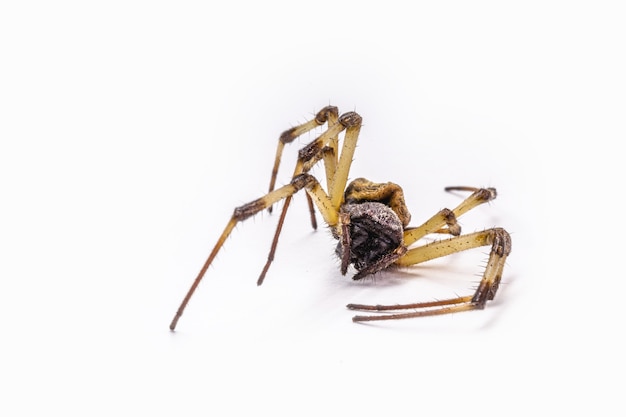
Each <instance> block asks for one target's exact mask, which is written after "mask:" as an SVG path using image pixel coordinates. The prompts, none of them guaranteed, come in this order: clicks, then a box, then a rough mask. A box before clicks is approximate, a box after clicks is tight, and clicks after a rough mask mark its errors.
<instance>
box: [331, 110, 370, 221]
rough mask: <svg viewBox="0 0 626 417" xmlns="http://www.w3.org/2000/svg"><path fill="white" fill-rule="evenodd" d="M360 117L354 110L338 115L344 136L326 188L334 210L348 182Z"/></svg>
mask: <svg viewBox="0 0 626 417" xmlns="http://www.w3.org/2000/svg"><path fill="white" fill-rule="evenodd" d="M361 122H362V118H361V116H359V115H358V114H356V113H354V112H348V113H345V114H343V115H341V117H339V123H338V124H340V125H342V126H343V127H345V129H346V133H345V136H344V138H343V148H342V150H341V156H340V157H339V163H338V165H337V170H336V171H335V175H333V179H332V181H331V184H330V187H329V189H328V195H329V196H330V199H331V201H332V203H333V207H334V208H335V210H337V211H339V207H340V206H341V204H342V202H343V192H344V190H345V188H346V184H347V182H348V175H349V173H350V166H351V165H352V159H353V158H354V151H355V149H356V144H357V141H358V139H359V132H360V130H361Z"/></svg>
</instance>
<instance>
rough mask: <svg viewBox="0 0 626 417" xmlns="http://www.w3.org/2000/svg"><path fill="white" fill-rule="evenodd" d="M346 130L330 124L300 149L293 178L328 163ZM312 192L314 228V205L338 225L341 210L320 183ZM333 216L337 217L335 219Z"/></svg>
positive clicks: (278, 228)
mask: <svg viewBox="0 0 626 417" xmlns="http://www.w3.org/2000/svg"><path fill="white" fill-rule="evenodd" d="M351 114H352V113H348V116H346V115H343V116H341V117H342V119H347V118H349V117H350V115H351ZM357 117H358V118H359V119H360V116H358V115H357ZM332 120H334V113H332V112H330V116H329V121H332ZM345 128H346V127H345V126H344V124H342V123H335V124H333V125H330V123H329V128H328V130H326V131H325V132H324V133H322V134H321V135H320V136H319V137H318V138H317V139H315V140H314V141H313V142H311V143H309V144H308V145H306V146H305V147H304V148H302V149H300V151H299V152H298V161H297V163H296V167H295V169H294V173H293V177H294V178H295V177H296V176H298V175H300V174H302V173H306V172H308V171H309V170H310V169H311V168H312V167H313V166H314V165H315V164H316V163H318V162H319V161H320V160H321V159H322V158H324V160H325V161H326V159H327V158H328V156H326V157H325V156H324V155H325V154H327V153H329V152H334V151H332V149H333V148H332V146H333V145H332V143H333V142H334V141H336V140H337V137H338V135H339V133H341V131H343V130H344V129H345ZM329 144H331V146H330V147H329ZM325 149H326V151H325ZM328 149H331V150H330V151H328ZM331 163H332V164H333V165H332V167H331V168H332V169H334V165H335V164H334V162H331ZM326 169H327V172H328V169H329V168H328V166H327V167H326ZM333 177H334V173H333ZM312 191H313V193H311V192H309V193H307V200H308V203H309V210H310V213H311V223H312V224H313V227H314V228H315V227H316V225H317V221H316V220H315V211H314V209H313V204H314V203H315V204H317V205H318V208H319V209H320V211H321V212H322V216H324V219H325V220H326V222H327V223H329V222H330V223H329V224H331V225H335V224H336V223H337V219H336V216H337V213H338V211H339V209H338V208H337V209H335V208H334V206H333V205H332V204H331V205H330V208H329V205H328V195H326V194H325V193H324V192H323V190H322V188H321V186H319V183H318V184H317V187H316V188H315V189H314V190H312ZM322 194H323V195H322ZM314 199H315V201H314ZM290 203H291V196H289V197H287V198H285V204H284V205H283V210H282V212H281V213H280V218H279V219H278V225H277V226H276V231H275V232H274V238H273V239H272V245H271V246H270V251H269V253H268V255H267V261H266V262H265V265H264V266H263V269H262V271H261V274H260V275H259V279H258V280H257V285H261V284H262V283H263V281H264V280H265V275H266V274H267V271H268V270H269V267H270V264H271V263H272V262H273V260H274V255H275V254H276V248H277V246H278V238H279V237H280V233H281V232H282V228H283V223H284V221H285V217H286V215H287V210H288V209H289V204H290ZM333 216H335V217H334V218H333ZM329 219H332V220H329Z"/></svg>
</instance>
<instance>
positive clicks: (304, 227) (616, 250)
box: [0, 1, 626, 416]
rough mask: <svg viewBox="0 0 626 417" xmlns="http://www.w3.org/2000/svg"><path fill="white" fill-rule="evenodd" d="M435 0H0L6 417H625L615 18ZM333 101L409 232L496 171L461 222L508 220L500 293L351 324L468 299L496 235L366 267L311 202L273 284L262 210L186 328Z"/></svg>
mask: <svg viewBox="0 0 626 417" xmlns="http://www.w3.org/2000/svg"><path fill="white" fill-rule="evenodd" d="M431 3H433V2H414V3H413V5H412V6H408V3H407V4H404V3H401V2H396V1H387V2H384V3H377V4H375V5H366V4H365V2H347V1H346V2H342V1H333V2H328V1H317V2H306V3H297V2H280V1H269V2H259V3H256V2H245V1H244V2H240V3H235V2H233V3H231V4H230V5H224V2H221V3H220V4H219V5H208V4H205V2H163V1H151V2H141V1H124V2H117V1H112V2H102V3H100V4H94V3H92V2H90V3H85V2H70V1H62V2H40V3H38V2H28V1H25V2H19V3H18V2H6V3H3V5H2V6H1V7H0V60H1V65H0V140H1V148H0V187H1V190H0V192H1V196H0V199H1V200H0V203H1V205H0V226H1V229H0V274H1V275H0V282H1V290H0V314H1V315H0V317H2V319H1V320H2V321H1V324H2V330H3V331H2V336H1V338H2V339H1V343H0V346H1V347H0V349H1V350H0V353H1V357H0V367H1V369H0V384H2V386H1V387H0V392H1V393H2V394H1V395H2V400H1V402H0V410H1V411H0V413H1V414H2V415H7V416H8V415H12V416H13V415H34V414H38V415H44V414H45V415H48V414H52V413H63V414H65V415H113V414H115V415H139V414H140V415H147V414H149V413H155V412H160V413H161V414H168V415H210V414H212V415H250V414H252V413H255V414H261V415H265V414H270V413H271V414H275V415H338V414H348V413H349V414H350V415H356V414H362V415H381V414H394V413H402V414H410V415H418V414H426V413H428V414H433V413H435V414H437V415H438V414H453V413H457V412H458V413H464V414H465V413H469V414H470V415H474V414H476V415H485V414H486V415H501V414H523V413H535V412H538V411H545V412H548V411H551V412H559V414H565V413H566V412H567V411H572V410H576V411H580V412H582V413H586V412H587V413H588V412H592V411H593V413H594V415H611V414H617V413H618V410H619V409H620V408H619V407H621V404H620V403H619V402H618V400H619V396H620V395H621V390H620V389H619V387H620V385H619V383H616V384H613V383H610V381H612V379H613V378H621V376H622V375H623V372H624V370H625V369H624V357H623V352H624V347H625V346H624V342H623V341H622V338H621V337H620V336H621V335H622V334H623V321H622V319H621V317H623V313H622V308H621V305H620V303H623V302H622V300H621V298H623V297H622V294H623V290H624V284H623V282H624V279H623V278H624V277H623V275H624V274H623V271H622V269H621V265H616V264H617V262H616V261H619V256H620V255H621V253H620V252H621V249H622V248H623V244H622V243H621V242H620V241H619V240H618V239H617V238H616V236H619V234H620V232H621V228H622V223H623V221H622V219H621V211H620V210H619V207H621V206H620V205H618V203H617V197H619V196H620V193H621V191H622V187H621V184H620V183H619V182H618V181H621V178H622V177H623V169H622V168H621V159H622V157H621V155H622V154H623V151H622V150H621V145H622V144H623V140H624V138H625V135H624V123H623V121H624V114H625V113H624V111H625V110H626V105H625V99H624V97H625V96H626V88H625V82H624V75H623V74H624V73H626V68H625V67H626V66H625V62H624V43H623V39H625V35H626V34H625V33H624V32H625V31H624V29H623V24H624V23H623V22H624V17H625V16H624V13H623V12H622V11H621V10H619V9H618V8H617V7H614V4H613V3H611V2H602V1H600V2H556V1H547V2H546V1H541V2H533V1H530V2H529V1H526V2H517V3H516V4H511V2H507V3H506V5H504V4H503V2H497V1H478V2H456V1H453V2H436V3H437V4H436V5H433V4H431ZM617 3H618V2H615V4H617ZM216 4H217V3H216ZM327 104H333V105H336V106H339V108H340V109H341V110H342V111H348V110H356V111H358V112H359V113H360V114H361V115H362V116H363V118H364V126H363V129H362V133H361V138H360V142H359V148H358V149H357V153H356V155H355V161H354V164H353V171H352V174H351V177H352V178H355V177H357V176H365V177H368V178H370V179H372V180H375V181H394V182H397V183H399V184H401V185H402V186H403V187H404V190H405V193H406V197H407V203H408V204H409V207H410V209H411V211H412V214H413V223H414V224H416V223H419V222H420V221H423V220H425V219H426V218H427V217H428V216H429V215H431V214H433V213H435V212H436V211H437V210H439V209H440V208H442V207H450V208H451V207H453V206H454V205H455V204H457V203H458V202H459V201H460V197H459V196H458V195H453V194H449V193H445V192H443V187H445V186H447V185H457V184H460V185H473V186H494V187H497V189H498V191H499V197H498V199H497V200H496V201H494V202H493V203H491V204H490V205H488V206H483V207H481V208H479V209H477V210H475V211H474V212H471V213H469V214H468V215H466V216H464V217H463V219H462V225H463V227H464V231H466V232H471V231H475V230H481V229H483V228H486V227H492V226H502V227H505V228H506V229H507V230H509V231H510V232H511V234H512V237H513V252H512V254H511V257H510V258H509V261H508V265H507V268H506V270H505V275H504V282H503V284H502V287H501V289H500V292H499V294H498V297H497V298H496V300H494V302H493V303H491V304H490V305H489V306H488V308H487V309H486V310H484V311H480V312H472V313H463V314H456V315H452V316H444V317H435V318H426V319H416V320H408V321H403V322H395V323H392V322H389V323H383V324H376V325H357V324H353V323H352V322H351V320H350V318H351V317H352V312H350V311H348V310H346V309H345V304H347V303H349V302H354V303H368V302H369V303H402V302H414V301H421V300H431V299H434V298H443V297H450V296H454V295H456V294H459V295H461V294H470V293H471V292H472V291H473V288H474V287H475V285H476V282H477V281H478V280H479V278H480V277H479V274H480V272H481V271H482V269H481V265H482V262H483V261H484V260H485V259H486V253H487V252H488V249H484V250H482V249H481V250H475V251H472V252H470V253H468V254H462V255H456V256H452V257H450V258H448V259H445V260H442V261H440V262H434V263H432V264H427V265H424V266H423V267H419V268H417V267H416V268H408V269H406V270H401V271H396V272H389V273H383V274H380V275H377V276H376V277H375V278H373V279H368V280H365V281H364V282H359V283H354V282H352V280H351V279H350V278H349V277H342V276H341V275H340V273H339V271H338V268H337V267H338V262H337V260H336V259H335V258H334V256H333V249H334V244H335V242H334V241H333V240H332V239H331V238H330V237H329V235H328V233H327V232H326V231H325V230H324V228H320V230H318V231H317V232H312V231H311V230H310V226H309V224H308V220H307V213H306V208H305V204H304V199H303V198H302V197H300V198H296V199H295V200H294V203H293V204H292V208H291V210H290V213H289V216H288V220H287V222H286V224H285V232H284V234H283V236H282V238H281V241H280V244H279V248H278V253H277V258H276V261H275V262H274V264H273V266H272V268H271V269H270V272H269V274H268V277H267V280H266V283H265V284H264V285H263V286H262V287H257V286H256V285H255V281H256V278H257V276H258V273H259V272H260V269H261V267H262V265H263V263H264V261H265V258H266V256H267V250H268V249H269V244H270V240H271V236H272V234H273V230H274V227H275V222H276V218H277V216H276V215H268V214H267V213H263V214H260V215H259V216H257V217H255V218H254V219H251V220H248V221H246V222H245V223H243V224H241V225H239V226H238V227H237V229H236V230H235V232H234V233H233V235H232V236H231V238H230V239H229V240H228V242H227V244H226V246H225V247H224V251H223V252H222V253H220V255H219V256H218V259H217V260H216V262H215V263H214V265H213V266H212V267H211V268H210V270H209V273H208V275H207V277H206V279H205V281H204V282H203V283H202V285H201V286H200V288H199V290H198V292H197V293H196V295H195V297H194V298H193V299H192V301H191V303H190V304H189V308H188V309H187V311H186V312H185V315H184V316H183V317H182V319H181V321H180V323H179V329H178V331H177V332H176V333H171V332H170V331H169V330H168V324H169V322H170V320H171V318H172V316H173V314H174V312H175V310H176V308H177V307H178V304H179V303H180V301H181V299H182V297H183V295H184V293H185V291H186V290H187V288H188V286H189V285H190V284H191V281H192V280H193V278H194V276H195V274H196V273H197V271H198V270H199V268H200V266H201V265H202V263H203V262H204V259H205V257H206V255H207V254H208V252H209V250H210V249H211V247H212V245H213V244H214V242H215V240H216V239H217V237H218V235H219V233H220V232H221V230H222V228H223V227H224V225H225V224H226V221H227V220H228V218H229V216H230V214H231V213H232V210H233V208H234V207H236V206H238V205H241V204H243V203H246V202H248V201H250V200H252V199H254V198H257V197H259V196H261V195H262V194H263V193H264V192H265V191H266V189H267V185H268V181H269V174H270V168H271V164H272V158H273V155H274V152H275V146H276V142H277V138H278V135H279V134H280V132H282V131H283V130H285V129H286V128H288V127H290V126H293V125H295V124H297V123H301V122H303V121H305V120H307V118H310V117H311V116H312V115H313V114H314V113H315V112H316V111H317V110H319V109H320V108H321V107H323V106H325V105H327ZM314 137H315V136H314V135H313V134H312V135H305V136H304V137H303V138H301V139H300V140H299V141H298V142H297V143H296V144H294V145H293V146H291V147H289V148H288V149H287V151H286V154H285V159H284V165H283V170H282V171H281V175H280V177H279V183H280V184H283V183H286V182H288V181H289V173H290V171H291V170H292V167H293V161H294V159H295V155H296V151H297V149H298V147H299V146H303V145H304V144H305V143H307V142H308V141H310V140H312V139H313V138H314ZM322 172H323V171H322V170H321V169H319V168H318V169H317V170H316V171H315V173H316V174H320V175H322ZM620 173H622V174H620ZM620 175H621V176H620ZM613 183H614V184H615V186H614V185H613ZM620 201H621V200H620ZM320 220H321V219H320ZM618 266H619V268H618ZM618 381H619V380H618Z"/></svg>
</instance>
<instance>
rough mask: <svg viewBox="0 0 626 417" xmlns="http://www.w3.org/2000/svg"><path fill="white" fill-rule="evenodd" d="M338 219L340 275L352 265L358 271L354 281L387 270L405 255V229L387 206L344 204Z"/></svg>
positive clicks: (373, 203) (379, 204) (377, 204)
mask: <svg viewBox="0 0 626 417" xmlns="http://www.w3.org/2000/svg"><path fill="white" fill-rule="evenodd" d="M341 216H342V225H341V236H339V243H338V244H337V248H336V253H337V256H339V258H340V259H341V272H342V273H343V274H345V273H346V271H347V268H348V265H350V264H353V265H354V267H355V269H356V270H357V271H359V273H358V274H357V275H355V277H354V279H360V278H362V277H363V276H365V275H368V274H372V273H375V272H378V271H380V270H382V269H384V268H386V267H388V266H389V265H390V264H391V263H393V262H394V261H395V260H396V259H397V258H398V257H399V256H400V255H401V254H403V253H404V251H402V249H404V246H403V230H404V228H403V226H402V222H401V221H400V218H399V217H398V215H397V214H396V213H395V212H394V211H393V210H392V209H391V208H390V207H389V206H387V205H385V204H383V203H379V202H362V203H355V204H344V205H343V206H342V208H341Z"/></svg>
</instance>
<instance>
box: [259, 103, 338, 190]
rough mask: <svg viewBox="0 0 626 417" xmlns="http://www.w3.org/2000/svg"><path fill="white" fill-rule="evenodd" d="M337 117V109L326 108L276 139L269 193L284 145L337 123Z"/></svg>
mask: <svg viewBox="0 0 626 417" xmlns="http://www.w3.org/2000/svg"><path fill="white" fill-rule="evenodd" d="M338 117H339V110H338V109H337V107H333V106H327V107H324V108H323V109H322V110H320V111H319V112H317V114H316V115H315V117H314V118H313V119H312V120H309V121H307V122H305V123H302V124H301V125H298V126H295V127H292V128H291V129H287V130H285V131H284V132H283V133H281V135H280V137H279V139H278V146H277V147H276V156H275V158H274V166H273V167H272V176H271V178H270V187H269V191H270V192H271V191H273V190H274V186H275V185H276V177H277V175H278V168H279V167H280V161H281V159H282V155H283V149H284V148H285V144H287V143H291V142H293V141H294V140H295V139H296V138H297V137H298V136H300V135H303V134H304V133H307V132H309V131H311V130H313V129H315V128H316V127H319V126H321V125H323V124H324V123H326V121H328V122H329V123H328V125H329V126H331V125H334V124H336V123H337V118H338Z"/></svg>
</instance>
